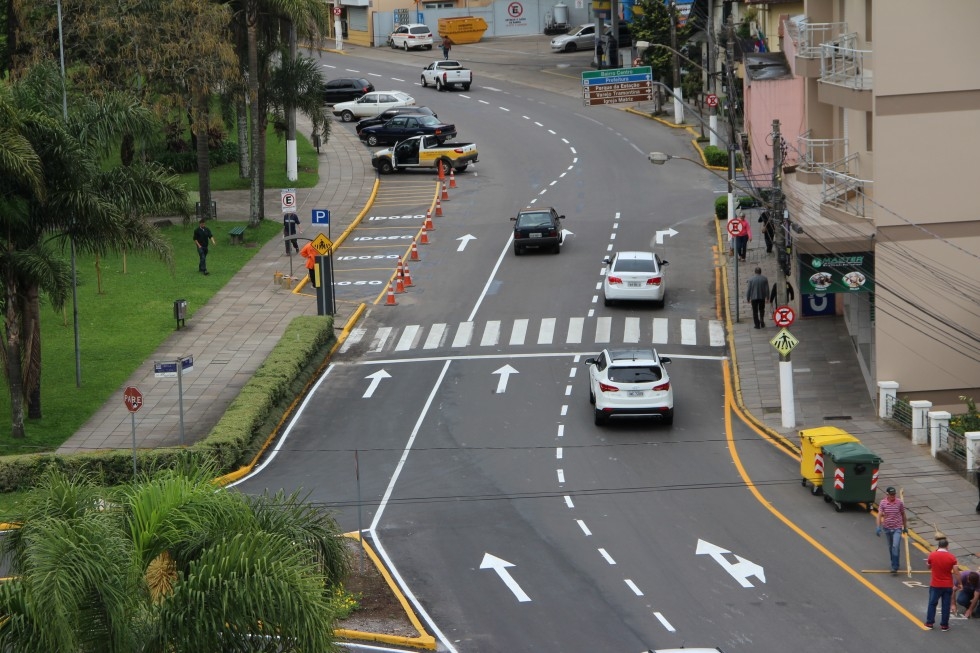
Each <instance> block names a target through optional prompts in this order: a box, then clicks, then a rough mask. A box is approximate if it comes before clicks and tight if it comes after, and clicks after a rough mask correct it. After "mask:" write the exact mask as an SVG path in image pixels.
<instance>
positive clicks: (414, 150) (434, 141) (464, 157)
mask: <svg viewBox="0 0 980 653" xmlns="http://www.w3.org/2000/svg"><path fill="white" fill-rule="evenodd" d="M476 157H477V151H476V144H475V143H443V144H441V145H440V144H439V139H438V138H437V137H435V136H428V135H426V136H412V137H411V138H406V139H405V140H403V141H399V142H398V143H396V144H395V145H394V146H393V147H388V148H385V149H383V150H378V151H377V152H375V153H374V157H373V158H372V159H371V165H373V166H374V167H375V169H376V170H377V171H378V172H379V173H381V174H383V175H386V174H388V173H390V172H398V171H401V170H409V169H414V168H431V169H432V170H435V171H438V170H439V164H442V166H443V167H444V169H445V170H446V171H448V170H449V169H450V168H453V169H454V170H456V172H463V171H464V170H466V168H467V166H469V165H470V164H471V163H476Z"/></svg>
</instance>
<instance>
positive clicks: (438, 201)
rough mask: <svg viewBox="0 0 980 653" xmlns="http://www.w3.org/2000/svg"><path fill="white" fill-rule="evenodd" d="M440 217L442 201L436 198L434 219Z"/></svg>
mask: <svg viewBox="0 0 980 653" xmlns="http://www.w3.org/2000/svg"><path fill="white" fill-rule="evenodd" d="M441 216H442V200H441V199H439V198H438V197H437V198H436V217H437V218H438V217H441Z"/></svg>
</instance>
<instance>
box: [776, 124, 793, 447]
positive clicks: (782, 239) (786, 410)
mask: <svg viewBox="0 0 980 653" xmlns="http://www.w3.org/2000/svg"><path fill="white" fill-rule="evenodd" d="M785 208H786V203H785V201H784V199H783V138H782V136H781V135H780V133H779V120H773V121H772V211H773V213H774V215H773V216H771V217H772V218H774V219H775V221H776V242H775V245H776V252H777V257H778V262H777V266H776V305H777V306H785V305H786V302H787V301H788V297H787V293H786V275H787V273H788V271H789V265H790V259H789V247H787V242H786V217H785ZM779 403H780V404H781V406H782V418H783V428H793V427H795V426H796V403H795V400H794V399H793V363H792V361H791V360H790V354H789V352H786V353H785V354H783V353H780V355H779Z"/></svg>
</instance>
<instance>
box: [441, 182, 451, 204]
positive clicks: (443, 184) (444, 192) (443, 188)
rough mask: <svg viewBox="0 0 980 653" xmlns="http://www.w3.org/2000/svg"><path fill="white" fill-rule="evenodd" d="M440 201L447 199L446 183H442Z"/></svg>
mask: <svg viewBox="0 0 980 653" xmlns="http://www.w3.org/2000/svg"><path fill="white" fill-rule="evenodd" d="M442 199H444V200H448V199H449V189H448V188H446V182H442Z"/></svg>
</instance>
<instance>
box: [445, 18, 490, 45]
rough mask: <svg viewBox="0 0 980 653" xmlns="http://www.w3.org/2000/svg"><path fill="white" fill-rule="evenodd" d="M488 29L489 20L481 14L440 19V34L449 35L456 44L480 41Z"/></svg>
mask: <svg viewBox="0 0 980 653" xmlns="http://www.w3.org/2000/svg"><path fill="white" fill-rule="evenodd" d="M486 31H487V21H485V20H483V19H482V18H480V17H479V16H457V17H455V18H440V19H439V36H448V37H449V38H450V39H451V40H452V42H453V44H454V45H457V44H459V45H462V44H466V43H479V42H480V39H482V38H483V33H484V32H486Z"/></svg>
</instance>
